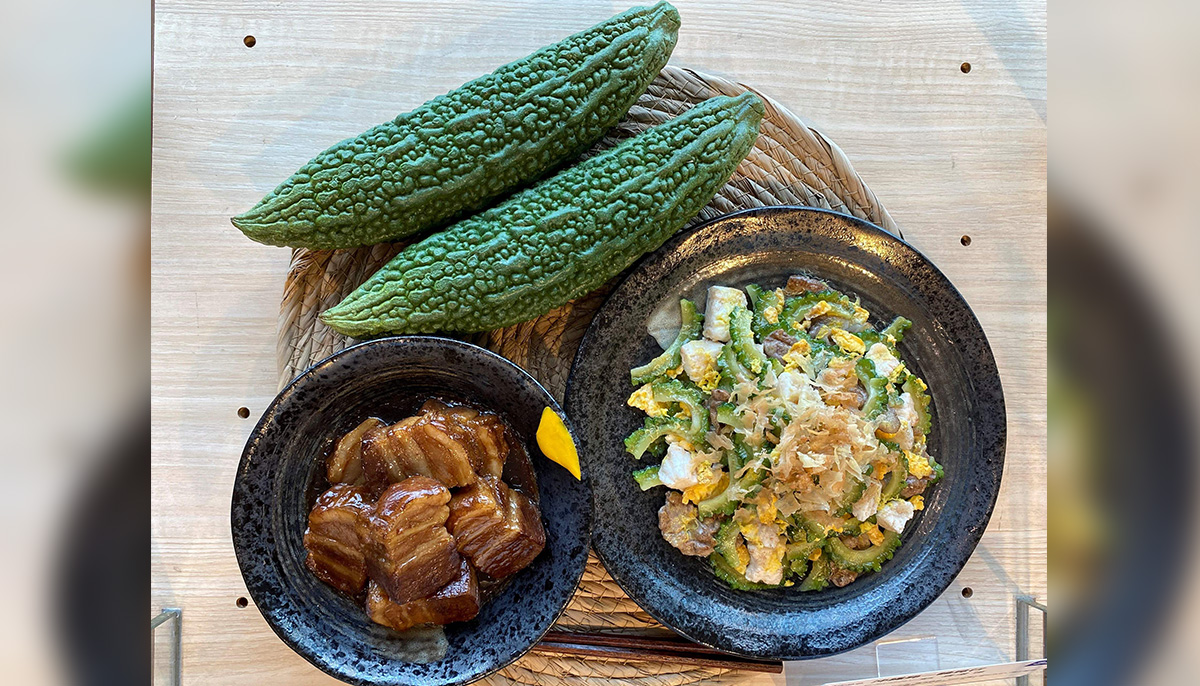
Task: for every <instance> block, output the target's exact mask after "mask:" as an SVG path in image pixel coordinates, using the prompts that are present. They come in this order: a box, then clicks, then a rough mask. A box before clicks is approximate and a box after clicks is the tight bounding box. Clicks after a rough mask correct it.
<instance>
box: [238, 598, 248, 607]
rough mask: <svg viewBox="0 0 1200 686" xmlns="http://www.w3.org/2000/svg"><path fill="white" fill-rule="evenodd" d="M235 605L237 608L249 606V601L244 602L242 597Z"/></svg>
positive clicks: (244, 599)
mask: <svg viewBox="0 0 1200 686" xmlns="http://www.w3.org/2000/svg"><path fill="white" fill-rule="evenodd" d="M236 604H237V606H238V607H246V606H247V605H249V604H250V601H249V600H246V596H242V597H241V598H238V599H237V602H236Z"/></svg>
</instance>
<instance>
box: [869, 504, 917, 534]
mask: <svg viewBox="0 0 1200 686" xmlns="http://www.w3.org/2000/svg"><path fill="white" fill-rule="evenodd" d="M912 517H913V506H912V503H910V502H908V501H907V500H893V501H891V502H889V503H887V504H886V505H884V506H883V507H881V508H879V512H876V513H875V521H876V522H878V523H879V526H881V527H883V528H885V529H887V530H888V531H895V532H896V533H898V534H902V533H904V526H905V525H906V524H908V520H910V519H912Z"/></svg>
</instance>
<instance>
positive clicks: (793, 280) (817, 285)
mask: <svg viewBox="0 0 1200 686" xmlns="http://www.w3.org/2000/svg"><path fill="white" fill-rule="evenodd" d="M824 290H829V284H827V283H825V282H824V281H822V280H820V279H814V278H812V277H811V276H804V275H803V274H796V275H794V276H789V277H788V280H787V285H786V286H784V288H783V292H784V293H786V294H787V295H801V294H804V293H820V292H821V291H824Z"/></svg>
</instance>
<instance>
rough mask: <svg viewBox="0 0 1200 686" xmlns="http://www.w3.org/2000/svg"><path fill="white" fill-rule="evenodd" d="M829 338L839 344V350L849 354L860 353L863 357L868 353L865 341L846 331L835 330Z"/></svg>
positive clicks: (830, 333)
mask: <svg viewBox="0 0 1200 686" xmlns="http://www.w3.org/2000/svg"><path fill="white" fill-rule="evenodd" d="M822 302H823V301H822ZM829 337H830V338H832V339H833V342H834V343H837V344H838V347H839V348H841V349H842V350H845V351H846V352H848V353H858V354H859V355H861V354H863V353H865V352H867V344H866V343H863V339H861V338H859V337H858V336H855V335H854V334H852V333H850V332H849V331H846V330H845V329H834V330H833V331H830V332H829Z"/></svg>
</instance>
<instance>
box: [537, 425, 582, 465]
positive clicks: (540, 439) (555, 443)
mask: <svg viewBox="0 0 1200 686" xmlns="http://www.w3.org/2000/svg"><path fill="white" fill-rule="evenodd" d="M537 444H538V447H539V448H541V449H542V454H544V455H545V456H546V457H548V458H550V459H551V461H553V462H556V463H558V464H560V465H562V467H563V468H564V469H566V470H567V471H568V472H571V475H572V476H574V477H575V478H576V479H579V480H582V479H583V477H582V476H581V475H580V473H579V451H577V450H576V449H575V440H574V439H572V438H571V432H570V431H567V425H566V424H563V420H562V418H561V417H559V416H558V413H557V412H555V411H554V410H552V409H550V408H549V407H547V408H543V409H542V419H541V421H540V422H538V429H537Z"/></svg>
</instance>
